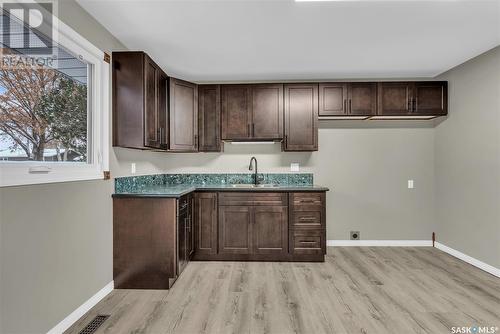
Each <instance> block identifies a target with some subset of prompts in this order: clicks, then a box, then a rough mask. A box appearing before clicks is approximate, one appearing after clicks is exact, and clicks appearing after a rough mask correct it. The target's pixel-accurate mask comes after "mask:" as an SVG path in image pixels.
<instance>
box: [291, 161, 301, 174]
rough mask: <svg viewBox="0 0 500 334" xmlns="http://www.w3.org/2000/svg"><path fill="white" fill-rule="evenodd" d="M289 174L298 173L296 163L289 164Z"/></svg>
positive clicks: (298, 167)
mask: <svg viewBox="0 0 500 334" xmlns="http://www.w3.org/2000/svg"><path fill="white" fill-rule="evenodd" d="M290 172H300V164H299V163H298V162H292V163H291V164H290Z"/></svg>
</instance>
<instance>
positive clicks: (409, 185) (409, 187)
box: [408, 180, 414, 189]
mask: <svg viewBox="0 0 500 334" xmlns="http://www.w3.org/2000/svg"><path fill="white" fill-rule="evenodd" d="M413 188H414V184H413V180H408V189H413Z"/></svg>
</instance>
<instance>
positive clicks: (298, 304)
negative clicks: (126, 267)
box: [67, 247, 500, 334]
mask: <svg viewBox="0 0 500 334" xmlns="http://www.w3.org/2000/svg"><path fill="white" fill-rule="evenodd" d="M97 314H110V315H111V316H110V318H108V319H107V320H106V321H105V322H104V324H103V325H102V326H101V327H100V328H99V330H98V331H97V333H120V334H121V333H188V334H194V333H216V334H220V333H279V334H281V333H305V334H306V333H307V334H319V333H384V334H385V333H398V334H399V333H451V327H452V326H474V325H479V326H498V327H500V279H499V278H497V277H495V276H493V275H490V274H488V273H486V272H483V271H481V270H479V269H477V268H475V267H473V266H471V265H469V264H467V263H465V262H462V261H460V260H458V259H455V258H453V257H451V256H449V255H448V254H445V253H443V252H441V251H439V250H437V249H434V248H430V247H429V248H428V247H415V248H413V247H335V248H330V249H329V255H327V258H326V262H325V263H276V262H274V263H273V262H191V263H190V264H189V265H188V266H187V268H186V270H185V271H184V272H183V273H182V275H181V277H180V278H179V280H178V281H177V282H176V283H175V285H174V287H173V289H171V290H170V291H158V290H156V291H155V290H115V291H113V292H112V293H111V294H109V295H108V296H107V297H106V298H105V299H104V300H102V301H101V302H100V303H99V304H97V305H96V306H95V307H94V308H93V309H91V310H90V311H89V312H88V313H87V314H86V315H85V316H84V317H82V318H81V319H80V320H79V321H78V322H77V323H75V324H74V325H73V326H72V327H71V328H70V329H69V330H68V331H67V333H78V332H79V331H80V330H81V329H82V328H83V327H85V325H86V324H87V323H88V322H89V321H90V320H91V319H92V318H93V317H94V316H95V315H97ZM497 332H499V331H497Z"/></svg>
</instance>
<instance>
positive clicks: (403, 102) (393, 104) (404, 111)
mask: <svg viewBox="0 0 500 334" xmlns="http://www.w3.org/2000/svg"><path fill="white" fill-rule="evenodd" d="M412 88H413V86H412V84H411V83H409V82H380V83H379V84H378V115H388V116H391V115H395V116H402V115H409V114H410V111H411V101H412V96H413V89H412Z"/></svg>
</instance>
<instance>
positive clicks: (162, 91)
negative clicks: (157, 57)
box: [157, 70, 168, 150]
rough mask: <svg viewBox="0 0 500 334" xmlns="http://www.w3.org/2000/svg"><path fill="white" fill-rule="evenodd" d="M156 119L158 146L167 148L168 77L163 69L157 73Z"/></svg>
mask: <svg viewBox="0 0 500 334" xmlns="http://www.w3.org/2000/svg"><path fill="white" fill-rule="evenodd" d="M157 85H158V120H159V123H160V124H159V134H160V148H162V149H165V150H166V149H168V112H167V85H168V77H167V75H166V74H165V73H164V72H163V71H161V70H160V71H159V73H158V81H157Z"/></svg>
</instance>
